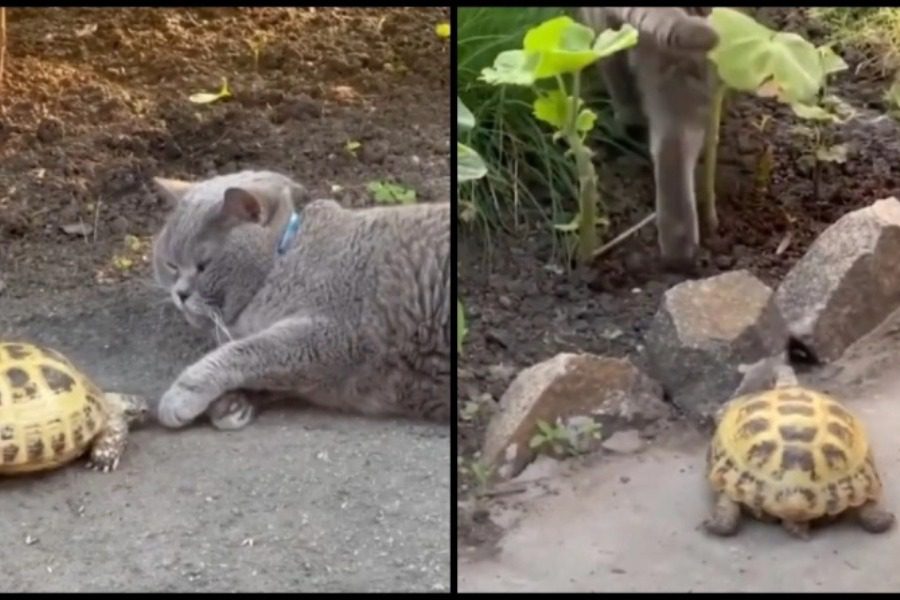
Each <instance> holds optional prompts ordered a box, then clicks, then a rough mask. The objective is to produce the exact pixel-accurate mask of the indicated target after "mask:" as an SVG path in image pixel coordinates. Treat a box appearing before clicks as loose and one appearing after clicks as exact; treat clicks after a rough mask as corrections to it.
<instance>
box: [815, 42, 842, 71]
mask: <svg viewBox="0 0 900 600" xmlns="http://www.w3.org/2000/svg"><path fill="white" fill-rule="evenodd" d="M817 50H818V52H819V60H821V61H822V70H823V71H824V72H825V75H831V74H832V73H840V72H841V71H846V70H847V69H848V68H849V67H848V66H847V63H846V62H844V59H843V58H841V57H840V56H838V54H837V53H836V52H835V51H834V50H832V49H831V46H819V47H818V48H817Z"/></svg>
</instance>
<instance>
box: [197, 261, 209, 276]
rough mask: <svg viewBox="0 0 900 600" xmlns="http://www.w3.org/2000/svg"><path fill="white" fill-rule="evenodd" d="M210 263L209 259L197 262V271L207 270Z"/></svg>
mask: <svg viewBox="0 0 900 600" xmlns="http://www.w3.org/2000/svg"><path fill="white" fill-rule="evenodd" d="M208 264H209V261H206V260H205V261H203V262H200V263H197V272H198V273H202V272H203V271H205V270H206V265H208Z"/></svg>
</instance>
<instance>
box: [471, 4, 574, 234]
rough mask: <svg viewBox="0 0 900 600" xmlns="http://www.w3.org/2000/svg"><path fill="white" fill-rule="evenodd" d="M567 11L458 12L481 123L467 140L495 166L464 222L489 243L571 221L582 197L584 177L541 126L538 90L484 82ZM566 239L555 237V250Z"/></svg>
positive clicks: (475, 190) (474, 193)
mask: <svg viewBox="0 0 900 600" xmlns="http://www.w3.org/2000/svg"><path fill="white" fill-rule="evenodd" d="M563 12H564V11H563V9H559V8H537V7H491V8H471V7H461V8H459V9H458V11H457V22H456V34H457V35H456V38H457V43H456V47H457V90H458V94H459V96H460V98H461V99H462V100H463V101H464V102H465V103H466V105H467V106H468V107H470V108H471V109H472V112H473V113H474V115H475V118H476V120H477V121H478V127H477V128H475V129H472V130H469V131H468V132H466V134H465V137H464V138H463V136H461V139H463V141H465V142H466V144H467V145H468V146H470V147H471V148H473V149H474V150H476V151H477V152H478V153H479V154H480V155H481V157H482V158H483V159H484V160H485V162H487V164H489V165H490V166H491V168H490V171H489V172H488V173H487V174H486V176H485V177H482V178H481V179H479V180H478V181H476V182H473V183H472V184H471V185H467V186H465V187H464V188H462V189H461V190H460V195H459V199H458V200H459V204H460V209H461V210H460V213H459V220H460V223H461V224H464V225H470V224H473V223H477V224H478V225H480V226H481V228H482V229H483V232H484V234H485V236H490V235H491V233H492V231H493V230H495V229H502V230H505V231H508V232H516V231H518V230H519V228H520V226H521V225H522V224H523V223H524V222H526V221H527V222H531V221H538V222H540V223H541V224H542V225H544V226H550V227H552V225H554V224H556V223H561V222H567V221H566V219H567V218H570V217H571V215H564V214H563V213H565V212H566V211H565V210H564V209H563V205H564V203H565V202H566V201H567V200H568V199H569V198H573V197H575V196H576V195H577V175H576V173H575V170H574V167H573V165H572V163H571V161H570V160H569V159H567V158H566V156H565V155H564V149H563V148H562V146H561V145H558V144H553V142H552V140H551V139H550V138H549V136H548V135H547V134H546V131H545V130H544V128H543V127H542V126H541V125H540V123H539V122H537V121H536V120H535V119H534V117H533V115H532V102H531V99H532V97H533V94H532V92H531V90H530V89H525V88H519V87H514V86H494V85H489V84H486V83H485V82H484V81H482V80H480V79H479V78H480V76H481V72H482V69H484V68H485V67H489V66H491V65H492V64H493V60H494V57H495V56H497V55H498V54H499V53H501V52H503V51H505V50H510V49H514V48H518V47H520V46H521V42H522V38H523V36H524V35H525V32H526V31H527V30H528V29H530V28H531V27H533V26H535V25H537V24H539V23H541V22H543V21H545V20H547V19H549V18H552V17H556V16H559V15H561V14H563ZM551 231H553V230H551ZM561 235H564V234H561ZM558 237H559V235H554V236H553V241H554V243H555V242H557V241H558ZM487 248H488V251H489V249H490V246H489V245H488V246H487Z"/></svg>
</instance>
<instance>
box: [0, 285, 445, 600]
mask: <svg viewBox="0 0 900 600" xmlns="http://www.w3.org/2000/svg"><path fill="white" fill-rule="evenodd" d="M163 301H164V298H162V297H161V296H160V294H159V293H158V292H154V291H152V290H151V289H149V287H148V286H147V285H146V284H144V283H143V282H135V283H131V284H120V285H118V286H115V287H107V288H99V289H97V288H95V289H92V290H90V291H83V292H78V293H71V294H68V295H60V294H41V295H38V296H36V297H34V298H28V299H25V300H24V301H18V300H16V301H13V300H11V299H5V298H4V296H2V295H0V337H2V338H4V339H9V338H12V337H17V336H27V337H28V339H31V340H35V341H39V342H42V343H47V344H51V345H52V346H53V347H55V348H57V349H59V350H61V351H63V352H65V353H67V354H68V355H69V356H70V357H71V358H72V359H73V360H74V361H76V362H77V363H78V364H79V365H81V366H82V368H84V369H85V370H86V371H88V372H90V373H91V374H92V375H94V376H95V378H96V379H97V381H98V383H100V384H101V385H102V386H104V387H105V388H107V389H119V390H124V391H131V392H137V393H143V394H148V395H149V396H151V397H152V398H157V397H158V396H159V395H160V394H161V392H163V391H164V389H165V388H166V386H167V385H168V383H170V382H171V380H172V378H173V377H174V376H175V375H177V373H178V372H179V371H180V369H181V368H182V367H183V366H184V365H185V364H187V362H188V361H190V360H192V359H194V358H196V357H199V356H200V355H201V354H202V352H203V348H204V346H205V345H206V341H205V340H203V339H201V338H198V337H197V336H196V335H195V334H194V333H192V332H191V331H189V330H187V329H186V328H185V327H184V326H183V325H182V323H181V321H180V318H179V317H178V316H177V315H176V314H175V312H174V308H172V307H170V306H168V305H166V304H164V303H163ZM131 440H132V443H131V445H130V447H129V448H128V449H127V452H126V454H125V457H124V459H123V461H122V463H121V465H120V466H119V469H118V471H116V472H114V473H111V474H102V473H95V472H92V471H87V470H85V469H83V468H82V466H83V462H81V463H76V464H73V465H70V466H68V467H65V468H63V469H61V470H58V471H54V472H52V473H49V474H47V475H43V476H29V477H26V478H6V479H3V480H0V514H2V515H3V519H0V539H3V540H5V547H4V551H3V552H2V556H3V559H2V560H0V581H2V582H3V585H2V588H3V590H4V591H7V592H38V591H56V592H60V591H69V592H90V591H93V592H103V591H119V592H126V591H135V592H136V591H144V592H149V591H193V592H199V591H204V592H209V591H223V592H225V591H244V592H247V591H260V592H276V591H280V592H287V591H294V592H312V591H332V592H334V591H345V592H353V591H357V592H364V591H414V590H418V591H441V590H444V591H446V590H449V586H450V523H449V514H450V513H449V511H450V506H451V503H450V477H449V473H450V464H451V463H450V440H449V430H448V428H447V427H446V426H444V427H438V426H431V425H422V424H418V423H414V422H404V421H395V420H379V419H366V418H360V417H352V416H339V415H335V414H329V413H326V412H321V411H317V410H312V409H307V408H305V407H290V406H286V407H281V406H275V407H272V408H270V409H269V410H268V411H267V412H264V413H263V414H262V415H260V417H259V419H258V421H257V422H255V423H254V424H252V425H251V426H249V427H248V428H246V429H244V430H242V431H237V432H219V431H216V430H214V429H213V428H212V427H211V426H210V425H209V424H208V423H206V422H202V423H199V424H198V425H197V426H195V427H191V428H189V429H185V430H181V431H174V432H173V431H168V430H163V429H162V428H159V427H158V426H156V425H155V424H150V425H148V426H146V427H145V428H143V429H140V430H138V431H136V432H135V433H134V434H133V436H132V437H131Z"/></svg>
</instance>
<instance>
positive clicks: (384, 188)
mask: <svg viewBox="0 0 900 600" xmlns="http://www.w3.org/2000/svg"><path fill="white" fill-rule="evenodd" d="M366 189H367V190H368V191H369V193H371V194H372V197H373V198H375V202H378V203H379V204H413V203H415V201H416V190H414V189H411V188H408V187H405V186H403V185H400V184H399V183H393V182H391V181H372V182H370V183H369V185H367V186H366Z"/></svg>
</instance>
